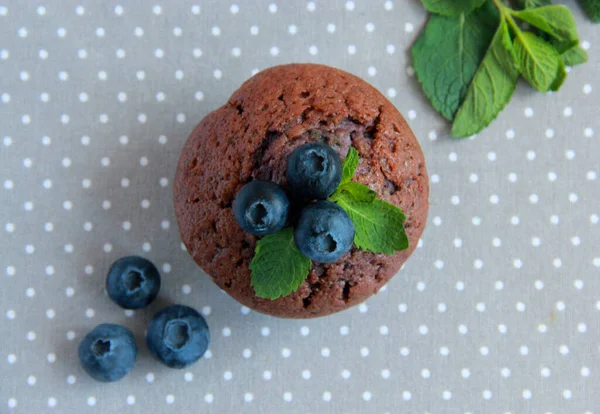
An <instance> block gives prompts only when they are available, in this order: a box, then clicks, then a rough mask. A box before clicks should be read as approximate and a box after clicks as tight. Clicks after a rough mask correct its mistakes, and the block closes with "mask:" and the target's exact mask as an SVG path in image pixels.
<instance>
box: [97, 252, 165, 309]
mask: <svg viewBox="0 0 600 414" xmlns="http://www.w3.org/2000/svg"><path fill="white" fill-rule="evenodd" d="M159 290H160V274H159V273H158V270H157V269H156V266H154V265H153V264H152V262H150V261H149V260H147V259H144V258H143V257H139V256H127V257H122V258H121V259H119V260H117V261H116V262H114V263H113V264H112V266H111V267H110V270H109V271H108V276H107V277H106V291H107V292H108V296H110V298H111V299H112V300H113V301H114V302H115V303H116V304H117V305H119V306H120V307H122V308H125V309H140V308H143V307H146V306H148V305H149V304H150V302H152V301H153V300H154V299H156V296H157V295H158V291H159Z"/></svg>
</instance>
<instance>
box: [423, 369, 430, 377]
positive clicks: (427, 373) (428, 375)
mask: <svg viewBox="0 0 600 414" xmlns="http://www.w3.org/2000/svg"><path fill="white" fill-rule="evenodd" d="M421 376H422V377H423V378H425V379H427V378H429V377H431V371H429V370H428V369H427V368H424V369H422V370H421Z"/></svg>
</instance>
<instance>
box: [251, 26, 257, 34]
mask: <svg viewBox="0 0 600 414" xmlns="http://www.w3.org/2000/svg"><path fill="white" fill-rule="evenodd" d="M250 34H251V35H253V36H256V35H257V34H258V26H252V27H250Z"/></svg>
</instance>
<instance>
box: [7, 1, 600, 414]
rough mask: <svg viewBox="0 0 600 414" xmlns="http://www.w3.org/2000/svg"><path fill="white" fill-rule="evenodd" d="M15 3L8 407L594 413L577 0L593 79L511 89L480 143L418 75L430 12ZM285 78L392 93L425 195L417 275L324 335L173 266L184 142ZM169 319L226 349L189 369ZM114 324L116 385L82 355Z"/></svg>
mask: <svg viewBox="0 0 600 414" xmlns="http://www.w3.org/2000/svg"><path fill="white" fill-rule="evenodd" d="M0 3H1V4H0V97H1V99H0V119H1V123H0V138H1V139H2V141H1V142H0V181H2V183H3V186H2V187H0V204H1V205H2V208H1V210H0V223H1V229H0V252H1V253H0V270H1V274H0V279H1V283H2V288H1V289H0V356H1V358H0V372H1V375H0V412H1V413H5V412H19V413H45V412H59V413H80V412H98V413H113V412H123V413H169V412H183V413H192V412H203V413H233V412H239V413H336V414H337V413H368V414H371V413H373V414H384V413H432V414H446V413H448V414H450V413H467V412H470V413H505V412H510V413H513V414H516V413H546V412H551V413H554V414H557V413H592V412H593V413H598V412H599V411H598V410H600V396H599V395H600V394H599V393H598V389H599V388H600V364H599V363H598V361H599V357H600V355H599V352H600V329H599V320H600V281H599V280H600V278H599V276H600V236H599V227H600V223H599V215H600V207H599V205H600V203H599V202H600V188H599V186H598V179H597V175H598V168H599V162H598V154H600V144H599V143H598V139H597V135H598V134H600V118H599V117H598V114H599V112H600V99H599V98H598V96H599V95H598V94H599V93H600V84H599V83H598V70H599V69H600V58H599V57H598V56H599V55H598V53H597V49H598V46H599V45H600V35H599V32H598V26H596V27H594V26H593V25H592V24H591V23H589V21H588V20H586V19H585V18H584V17H583V15H582V14H581V12H580V10H579V9H578V7H577V6H576V4H575V2H574V1H569V2H567V4H568V5H569V6H571V7H572V9H573V11H574V13H575V16H576V18H577V21H578V25H579V30H580V34H581V39H582V42H583V43H582V44H583V46H584V47H586V48H588V49H589V53H590V57H591V58H590V62H589V63H588V64H586V65H584V66H581V67H577V68H574V69H573V70H572V71H571V74H570V76H569V78H568V80H567V82H566V84H565V86H564V88H563V89H562V90H561V91H560V92H559V93H555V94H547V95H543V94H540V93H537V92H535V91H533V90H532V89H530V88H529V87H528V86H527V85H525V84H522V85H520V86H519V88H518V91H517V93H516V95H515V97H514V98H513V100H512V102H511V103H510V105H509V106H508V108H507V109H506V110H505V111H504V112H503V113H502V114H501V116H500V117H499V119H498V120H497V121H495V122H494V123H493V124H492V126H491V127H490V128H489V129H487V130H486V131H485V132H483V133H481V134H480V135H479V136H477V137H476V138H475V139H473V140H465V141H455V140H451V139H449V138H448V131H449V125H448V124H447V123H446V122H444V120H443V119H441V117H439V116H438V115H437V114H436V113H435V112H434V110H433V109H432V108H431V107H430V106H429V104H428V103H427V102H426V101H425V100H424V98H423V96H422V95H421V93H420V90H419V86H418V84H417V82H416V79H415V77H414V76H413V74H412V71H411V68H410V59H409V58H408V50H409V47H410V45H411V43H412V42H413V40H414V39H415V37H416V36H417V33H418V32H419V30H420V29H421V27H422V25H423V23H424V21H425V18H426V14H425V12H424V10H423V8H422V7H421V5H420V3H419V2H418V1H416V0H411V1H405V0H395V1H383V0H373V1H367V0H354V1H353V2H351V1H325V0H317V1H314V2H307V1H304V0H301V1H300V0H299V1H293V2H292V1H283V0H277V1H275V0H274V1H273V2H270V1H262V0H261V1H246V0H223V1H208V0H196V1H195V2H191V1H170V2H167V1H164V0H163V1H161V0H156V1H155V2H147V1H141V0H137V1H135V0H133V1H125V0H123V1H121V2H120V3H117V2H115V1H106V2H96V1H90V0H81V1H80V2H78V3H76V2H75V1H66V0H65V1H55V2H51V1H48V2H44V3H43V4H42V3H39V2H37V1H18V0H12V1H11V0H4V1H0ZM38 3H39V4H38ZM234 3H235V4H236V5H237V7H236V6H235V5H234ZM270 4H273V5H275V6H270ZM40 5H41V7H38V6H40ZM158 5H160V6H161V7H156V6H158ZM290 25H295V26H293V27H292V29H291V30H290V28H289V27H290ZM138 27H139V28H141V30H143V34H142V31H140V29H136V28H138ZM253 27H256V29H253ZM294 27H295V30H294ZM285 62H320V63H326V64H329V65H333V66H337V67H339V68H342V69H345V70H347V71H350V72H352V73H354V74H356V75H358V76H361V77H363V78H365V79H366V80H367V81H369V82H371V83H372V84H373V85H375V86H376V87H377V88H379V89H380V90H381V91H382V92H383V93H384V94H386V95H387V96H388V97H389V98H390V100H391V101H392V102H393V103H394V104H395V105H396V106H397V107H398V109H399V110H400V111H401V112H402V113H403V114H404V115H405V116H406V118H407V120H408V121H409V123H410V125H411V127H412V128H413V130H414V132H415V134H416V135H417V137H418V138H419V140H420V142H421V144H422V146H423V150H424V152H425V155H426V158H427V161H428V169H429V173H430V177H431V197H430V200H431V210H430V218H429V222H428V226H427V229H426V231H425V234H424V236H423V239H422V245H421V246H420V248H419V249H417V251H416V252H415V254H414V256H413V257H412V259H411V260H410V261H409V262H408V263H407V265H406V266H405V268H404V269H403V270H402V271H401V272H400V273H399V275H398V276H396V278H395V279H394V280H393V281H392V282H390V283H389V284H388V286H387V287H386V289H384V290H383V291H382V292H381V293H380V294H378V295H377V296H376V297H373V298H372V299H370V300H369V301H367V302H366V303H365V304H363V305H361V306H360V307H356V308H353V309H351V310H348V311H346V312H343V313H341V314H338V315H334V316H331V317H328V318H323V319H317V320H310V321H290V320H279V319H274V318H270V317H266V316H263V315H260V314H257V313H255V312H249V311H248V309H246V308H243V307H240V305H239V304H237V303H236V302H235V301H233V300H232V299H230V298H229V297H228V296H226V295H225V294H223V293H222V292H220V291H219V289H218V288H216V287H215V286H213V284H212V283H211V282H210V281H209V280H208V278H207V277H206V276H205V275H203V274H202V272H201V271H200V270H198V269H197V268H196V267H195V265H194V263H193V262H192V260H191V259H190V258H189V257H188V255H187V253H186V252H185V251H183V250H182V248H181V246H180V241H179V235H178V230H177V226H176V223H175V219H174V216H173V208H172V203H171V198H172V197H171V190H172V187H171V184H172V177H173V174H174V169H175V163H176V160H177V156H178V152H179V149H180V148H181V146H182V144H183V142H184V140H185V139H186V137H187V134H188V133H189V132H190V131H191V129H192V128H193V126H194V125H195V124H196V123H197V122H198V121H199V120H200V119H201V118H202V117H203V116H204V115H206V114H207V113H208V112H209V111H210V110H212V109H213V108H216V107H217V106H219V105H221V104H223V103H224V102H225V101H226V99H227V98H228V96H229V95H230V94H231V93H232V92H233V91H234V90H235V89H236V88H237V87H238V86H239V85H240V84H241V82H242V81H243V80H245V79H246V78H248V77H249V76H250V75H251V74H252V73H253V71H255V70H260V69H264V68H266V67H269V66H272V65H276V64H280V63H285ZM594 133H595V134H596V136H594ZM129 254H140V255H144V256H146V257H148V258H150V259H151V260H152V261H154V262H155V263H156V264H157V266H158V267H159V268H160V269H161V272H162V275H163V280H164V288H163V290H162V292H161V296H160V300H159V301H158V302H157V303H154V304H153V305H152V306H151V307H150V308H149V309H147V310H144V311H139V312H136V314H135V315H131V314H125V313H124V312H123V311H122V310H120V309H119V308H117V307H116V305H114V304H112V303H111V302H110V300H108V298H107V297H106V296H105V294H104V288H103V284H104V278H105V274H106V272H107V270H108V267H109V265H110V263H111V262H112V261H113V260H115V259H117V258H119V257H120V256H123V255H129ZM172 302H180V303H184V304H187V305H191V306H194V307H196V308H197V309H199V310H201V311H202V312H203V313H204V314H205V315H206V317H207V320H208V323H209V325H210V328H211V332H212V338H213V340H212V343H211V347H210V353H208V354H207V355H206V357H205V359H204V360H202V361H200V362H199V363H197V364H196V365H194V366H192V367H190V368H189V369H187V370H183V371H178V370H170V369H167V368H165V367H162V366H161V365H159V364H158V363H157V362H155V361H153V360H152V359H151V357H150V355H149V354H148V352H147V350H146V349H145V345H144V339H143V335H144V329H145V324H146V322H147V321H148V320H149V318H150V317H151V315H152V314H153V313H154V312H155V311H157V310H158V309H160V308H161V307H162V306H164V305H165V304H168V303H172ZM101 322H116V323H123V324H125V325H126V326H128V327H129V328H131V329H132V330H133V331H134V332H135V334H136V337H137V338H138V341H139V345H140V358H139V362H138V364H137V365H136V367H135V369H134V370H133V371H132V372H131V374H130V375H129V376H128V377H126V378H125V379H124V380H122V381H121V382H119V383H115V384H100V383H97V382H94V381H92V380H91V379H90V378H89V377H87V376H86V375H85V373H84V372H83V371H82V369H81V368H80V366H79V363H78V361H77V358H76V347H77V344H78V342H79V340H80V339H81V338H82V336H83V335H84V334H85V333H86V332H87V331H88V330H90V329H91V328H93V327H94V326H95V325H96V324H98V323H101ZM11 407H12V408H11Z"/></svg>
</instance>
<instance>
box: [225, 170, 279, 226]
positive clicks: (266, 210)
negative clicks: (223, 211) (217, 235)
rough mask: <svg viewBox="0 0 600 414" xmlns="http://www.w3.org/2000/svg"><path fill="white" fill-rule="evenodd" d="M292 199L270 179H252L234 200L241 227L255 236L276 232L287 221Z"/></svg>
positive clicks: (237, 218)
mask: <svg viewBox="0 0 600 414" xmlns="http://www.w3.org/2000/svg"><path fill="white" fill-rule="evenodd" d="M289 208H290V201H289V200H288V198H287V196H286V194H285V191H283V189H282V188H281V187H279V186H278V185H277V184H275V183H272V182H270V181H260V180H257V181H251V182H249V183H248V184H246V185H245V186H243V187H242V189H241V190H240V191H239V192H238V194H237V196H236V197H235V201H234V202H233V210H234V212H235V219H236V220H237V222H238V223H239V225H240V227H241V228H242V229H243V230H244V231H247V232H248V233H251V234H254V235H255V236H264V235H265V234H272V233H276V232H278V231H279V230H281V229H282V228H283V227H284V226H285V223H286V221H287V217H288V210H289Z"/></svg>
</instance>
